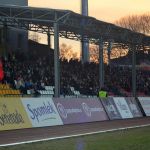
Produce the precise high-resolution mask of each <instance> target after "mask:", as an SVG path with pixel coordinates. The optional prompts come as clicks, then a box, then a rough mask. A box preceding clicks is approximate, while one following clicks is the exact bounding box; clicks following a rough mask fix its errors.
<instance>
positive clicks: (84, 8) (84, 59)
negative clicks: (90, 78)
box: [81, 0, 89, 63]
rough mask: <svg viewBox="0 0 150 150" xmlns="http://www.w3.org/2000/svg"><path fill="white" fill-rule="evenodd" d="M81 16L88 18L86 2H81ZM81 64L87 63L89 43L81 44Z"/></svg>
mask: <svg viewBox="0 0 150 150" xmlns="http://www.w3.org/2000/svg"><path fill="white" fill-rule="evenodd" d="M81 14H82V15H84V16H88V0H81ZM81 44H82V47H81V48H82V57H81V58H82V62H83V63H85V62H89V43H88V42H82V43H81Z"/></svg>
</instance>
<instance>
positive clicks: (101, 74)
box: [99, 41, 104, 88]
mask: <svg viewBox="0 0 150 150" xmlns="http://www.w3.org/2000/svg"><path fill="white" fill-rule="evenodd" d="M103 46H104V44H103V41H100V42H99V86H100V88H101V87H103V86H104V59H103Z"/></svg>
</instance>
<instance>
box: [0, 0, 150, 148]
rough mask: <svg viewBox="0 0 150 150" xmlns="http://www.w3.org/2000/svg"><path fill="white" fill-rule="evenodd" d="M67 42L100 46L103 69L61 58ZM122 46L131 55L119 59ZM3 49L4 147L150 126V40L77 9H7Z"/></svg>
mask: <svg viewBox="0 0 150 150" xmlns="http://www.w3.org/2000/svg"><path fill="white" fill-rule="evenodd" d="M0 2H1V0H0ZM20 2H21V1H20ZM24 2H25V1H24ZM21 4H24V3H21ZM21 4H19V5H21ZM10 29H13V31H16V33H14V35H15V36H12V35H13V34H11V31H10ZM28 31H34V32H38V33H43V34H46V35H47V36H48V45H44V44H40V43H38V42H35V41H33V40H31V39H30V40H29V39H27V34H26V33H27V32H28ZM20 32H21V33H23V35H22V36H24V37H25V38H24V39H22V38H21V36H20ZM10 35H11V36H10ZM16 35H17V38H16ZM50 36H54V49H52V48H51V47H50ZM59 37H61V38H66V39H71V40H76V41H81V42H84V43H86V42H87V43H90V44H95V45H96V46H97V47H98V55H99V56H98V62H88V61H86V62H84V61H82V60H80V59H74V58H71V59H70V60H68V59H64V58H63V59H61V57H60V48H59ZM8 39H9V40H8ZM11 39H12V41H15V40H18V44H17V45H16V44H10V43H11ZM20 40H21V41H22V42H21V41H20ZM24 40H25V42H23V41H24ZM26 42H27V43H26ZM20 43H22V44H21V45H20ZM87 43H86V44H87ZM24 44H26V45H27V46H25V47H24ZM14 45H15V46H14ZM83 45H84V44H83ZM114 47H115V48H118V51H119V50H120V49H119V47H124V48H125V49H128V52H127V54H126V55H124V56H121V57H118V58H115V59H111V56H110V55H111V51H112V49H113V48H114ZM0 50H1V55H0V147H3V146H12V145H17V144H24V143H33V142H39V141H42V140H43V141H44V140H49V139H50V138H49V137H51V139H53V140H55V139H60V138H68V137H71V136H72V135H73V137H76V136H81V134H80V133H83V134H82V135H85V134H86V135H89V134H95V133H96V134H97V133H100V132H107V131H117V130H124V129H129V128H137V127H145V126H149V125H150V120H149V116H150V66H149V63H150V36H148V35H145V34H141V33H137V32H133V31H131V30H129V29H126V28H122V27H119V26H116V25H114V24H111V23H106V22H103V21H100V20H97V19H95V18H92V17H88V16H85V15H80V14H77V13H74V12H72V11H69V10H59V9H48V8H36V7H28V6H16V5H0ZM105 50H106V51H107V55H108V56H107V57H108V63H104V51H105ZM81 58H82V57H81ZM83 62H84V63H83ZM103 90H104V91H103ZM101 91H102V92H105V93H106V94H105V97H100V96H99V93H100V92H101ZM107 93H108V97H107ZM110 120H111V122H110ZM102 121H103V122H102ZM100 122H102V124H103V126H101V125H102V124H100ZM81 123H82V124H83V126H82V124H81ZM90 123H91V124H90ZM60 125H61V126H63V128H60ZM68 125H70V126H69V128H68ZM84 125H85V126H84ZM86 125H87V126H86ZM111 125H112V126H111ZM51 126H53V127H54V128H50V127H51ZM39 127H41V128H39ZM71 127H74V128H71ZM81 127H82V128H81ZM89 127H91V128H89ZM95 127H96V128H95ZM67 128H68V129H67ZM16 129H20V130H16ZM65 129H66V130H65ZM77 129H80V130H77ZM9 130H12V132H9ZM81 130H82V131H81ZM89 130H90V131H89ZM67 131H69V132H67ZM77 131H78V132H77ZM87 132H88V133H87ZM89 132H90V133H89ZM32 133H33V134H32ZM70 134H71V136H70ZM76 134H77V135H76ZM60 135H61V136H62V137H60ZM64 135H65V136H64ZM3 137H5V138H3ZM18 137H19V138H18ZM45 138H48V139H45ZM33 140H35V141H33ZM12 142H13V144H12ZM11 144H12V145H11Z"/></svg>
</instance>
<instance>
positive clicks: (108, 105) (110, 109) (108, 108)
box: [101, 97, 122, 120]
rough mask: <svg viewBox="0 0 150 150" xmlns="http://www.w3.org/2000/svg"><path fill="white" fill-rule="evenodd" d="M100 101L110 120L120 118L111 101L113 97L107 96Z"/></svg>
mask: <svg viewBox="0 0 150 150" xmlns="http://www.w3.org/2000/svg"><path fill="white" fill-rule="evenodd" d="M101 102H102V104H103V106H104V107H105V110H106V112H107V114H108V116H109V118H110V120H114V119H122V118H121V115H120V113H119V111H118V109H117V107H116V105H115V103H114V101H113V98H111V97H108V98H107V99H101Z"/></svg>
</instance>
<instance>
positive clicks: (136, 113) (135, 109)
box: [125, 97, 143, 117]
mask: <svg viewBox="0 0 150 150" xmlns="http://www.w3.org/2000/svg"><path fill="white" fill-rule="evenodd" d="M125 100H126V102H127V104H128V106H129V108H130V110H131V112H132V115H133V117H142V116H143V115H142V113H141V111H140V108H139V106H138V104H137V102H136V100H135V98H133V97H125Z"/></svg>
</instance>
